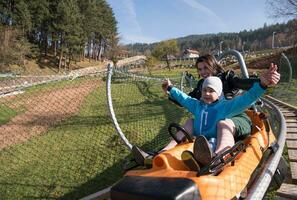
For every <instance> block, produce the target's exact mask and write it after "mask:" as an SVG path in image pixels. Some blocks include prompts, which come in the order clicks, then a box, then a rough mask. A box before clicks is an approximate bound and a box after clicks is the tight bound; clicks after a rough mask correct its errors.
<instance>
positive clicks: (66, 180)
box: [0, 81, 186, 199]
mask: <svg viewBox="0 0 297 200" xmlns="http://www.w3.org/2000/svg"><path fill="white" fill-rule="evenodd" d="M79 82H80V81H78V83H74V82H72V83H71V84H79ZM115 82H116V81H115ZM62 84H65V83H62ZM160 84H161V83H150V82H133V81H130V82H128V83H125V82H119V83H116V84H114V85H113V86H112V95H113V103H114V108H115V112H116V115H117V117H118V120H119V124H120V125H121V128H122V130H123V132H124V133H126V135H127V137H128V139H129V140H130V141H131V142H132V143H133V144H137V145H139V146H141V147H143V148H144V149H146V150H152V151H155V150H157V149H159V148H161V147H162V146H164V145H165V144H166V143H167V141H168V140H169V136H168V134H167V131H166V130H167V125H168V124H169V123H170V122H173V121H175V122H181V121H183V120H184V119H185V118H186V115H185V112H183V111H182V110H181V109H177V107H176V106H172V105H171V103H169V102H168V100H167V99H166V97H165V96H164V95H163V93H162V91H161V86H160ZM50 87H51V89H52V88H56V87H60V86H57V85H56V84H54V85H51V86H50ZM43 90H48V88H47V87H46V86H38V87H34V88H32V89H30V90H29V94H30V93H34V94H36V93H38V91H40V92H41V91H43ZM105 93H106V91H105V87H99V88H97V89H96V90H95V91H94V92H92V93H91V94H89V95H88V96H87V98H86V99H85V100H84V102H83V104H82V105H81V107H80V110H79V112H78V113H77V115H75V116H73V117H71V118H69V119H67V120H64V121H62V122H60V123H59V124H58V125H56V126H55V127H52V128H50V130H48V131H47V132H46V133H44V134H43V135H41V136H38V137H33V138H31V139H30V140H28V141H26V142H24V143H22V144H16V145H13V146H11V147H9V148H7V149H5V150H1V151H0V166H1V170H0V173H1V174H0V184H1V186H0V196H1V198H3V199H19V198H20V199H78V198H81V197H83V196H86V195H88V194H91V193H94V192H96V191H98V190H100V189H102V188H105V187H107V186H109V185H111V184H112V183H114V182H115V181H117V180H118V179H119V178H120V177H121V176H122V175H123V169H122V167H123V165H124V163H125V162H126V160H127V159H128V160H129V159H130V158H131V155H130V153H129V151H128V149H127V148H126V147H125V145H124V144H123V143H122V141H121V140H120V139H119V137H118V135H117V134H116V132H115V129H114V128H113V125H112V122H111V119H110V116H109V114H108V110H107V105H106V95H105ZM7 120H8V119H7Z"/></svg>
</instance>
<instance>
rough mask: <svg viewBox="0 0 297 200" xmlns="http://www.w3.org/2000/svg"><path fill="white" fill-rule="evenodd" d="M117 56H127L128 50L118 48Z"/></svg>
mask: <svg viewBox="0 0 297 200" xmlns="http://www.w3.org/2000/svg"><path fill="white" fill-rule="evenodd" d="M118 57H119V58H128V57H129V51H127V50H120V51H119V53H118Z"/></svg>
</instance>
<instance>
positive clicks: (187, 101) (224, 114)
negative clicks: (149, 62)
mask: <svg viewBox="0 0 297 200" xmlns="http://www.w3.org/2000/svg"><path fill="white" fill-rule="evenodd" d="M264 92H265V89H263V87H261V86H260V83H254V85H253V87H252V88H251V89H250V90H248V91H246V92H245V93H244V94H243V95H242V96H237V97H235V98H233V99H231V100H226V99H225V98H221V99H220V100H218V101H216V102H214V103H211V104H205V103H204V102H203V101H200V100H197V99H195V98H191V97H190V96H188V95H187V94H185V93H183V92H182V91H180V90H179V89H177V88H174V87H173V88H171V90H170V96H171V97H172V98H173V99H175V100H176V101H177V102H179V103H180V104H181V105H182V106H183V107H185V108H187V110H188V111H189V112H191V113H192V114H193V115H194V135H196V136H197V135H204V136H205V137H206V138H207V139H210V138H213V137H214V138H216V137H217V123H218V122H219V121H220V120H223V119H226V118H231V117H233V116H235V115H238V114H240V113H242V112H243V111H244V110H245V109H247V108H249V107H250V106H251V104H252V103H254V102H255V101H256V100H257V99H258V98H259V97H260V96H261V95H262V94H263V93H264Z"/></svg>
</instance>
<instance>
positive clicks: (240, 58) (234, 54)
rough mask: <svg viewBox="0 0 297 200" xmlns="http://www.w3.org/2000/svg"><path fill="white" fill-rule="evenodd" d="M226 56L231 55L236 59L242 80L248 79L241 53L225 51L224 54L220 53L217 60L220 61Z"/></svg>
mask: <svg viewBox="0 0 297 200" xmlns="http://www.w3.org/2000/svg"><path fill="white" fill-rule="evenodd" d="M227 55H233V56H235V57H236V58H237V60H238V62H239V66H240V70H241V73H242V75H243V77H244V78H248V77H249V73H248V71H247V67H246V64H245V62H244V59H243V56H242V55H241V53H240V52H239V51H236V50H234V49H231V50H228V51H225V52H224V53H222V54H221V55H220V57H219V60H221V59H222V58H223V57H225V56H227Z"/></svg>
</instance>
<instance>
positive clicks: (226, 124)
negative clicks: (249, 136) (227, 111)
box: [217, 119, 235, 128]
mask: <svg viewBox="0 0 297 200" xmlns="http://www.w3.org/2000/svg"><path fill="white" fill-rule="evenodd" d="M226 127H229V128H235V125H234V123H233V121H232V120H231V119H225V120H220V121H219V122H218V123H217V128H226Z"/></svg>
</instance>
